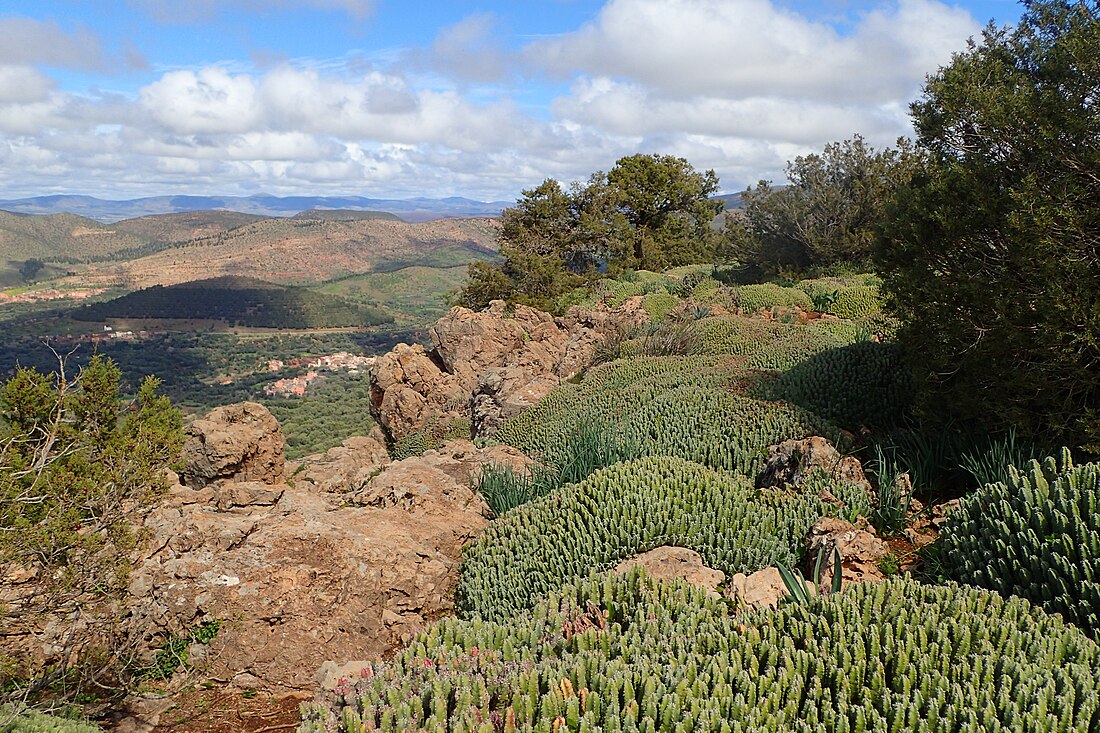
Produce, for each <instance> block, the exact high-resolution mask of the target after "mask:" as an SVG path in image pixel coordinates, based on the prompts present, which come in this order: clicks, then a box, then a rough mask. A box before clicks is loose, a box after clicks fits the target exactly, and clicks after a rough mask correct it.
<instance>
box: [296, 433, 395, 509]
mask: <svg viewBox="0 0 1100 733" xmlns="http://www.w3.org/2000/svg"><path fill="white" fill-rule="evenodd" d="M389 462H390V454H389V452H388V451H387V450H386V438H385V436H383V435H382V431H381V430H379V429H378V428H377V427H375V428H374V430H372V431H371V434H370V435H369V436H367V437H363V436H356V437H353V438H348V439H347V440H345V441H344V442H343V443H341V444H340V445H338V446H336V447H335V448H329V449H328V450H327V451H326V452H324V453H319V454H316V455H312V456H307V457H306V458H303V459H302V460H301V461H299V462H298V463H296V464H293V465H292V466H291V465H288V466H287V472H288V474H289V475H290V479H291V480H292V481H293V482H294V483H298V482H300V481H303V482H306V483H308V484H310V485H312V486H313V487H315V488H316V489H318V490H320V491H325V492H331V493H345V492H349V491H355V490H358V489H360V488H362V487H363V485H364V484H366V483H367V481H369V480H371V479H372V478H374V477H375V476H377V475H378V474H379V473H380V472H381V471H382V467H383V466H385V465H386V464H387V463H389Z"/></svg>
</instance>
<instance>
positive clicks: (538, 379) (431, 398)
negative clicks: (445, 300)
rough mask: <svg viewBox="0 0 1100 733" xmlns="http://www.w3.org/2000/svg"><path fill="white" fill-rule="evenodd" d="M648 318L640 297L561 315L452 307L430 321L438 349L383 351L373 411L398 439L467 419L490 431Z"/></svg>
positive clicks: (499, 304)
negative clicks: (608, 340)
mask: <svg viewBox="0 0 1100 733" xmlns="http://www.w3.org/2000/svg"><path fill="white" fill-rule="evenodd" d="M647 319H648V316H647V315H646V313H645V311H644V310H643V309H642V308H641V298H633V299H631V300H628V301H627V302H626V303H624V304H623V305H622V306H619V307H617V308H607V307H605V306H601V307H598V308H596V309H581V308H572V309H570V310H569V312H568V313H567V314H566V315H565V316H562V317H560V318H554V317H553V316H551V315H550V314H548V313H544V312H542V311H540V310H536V309H534V308H529V307H527V306H522V305H518V306H514V307H512V306H508V305H506V304H505V303H504V302H503V301H494V302H493V303H492V304H490V306H489V308H488V309H486V310H485V311H482V312H480V313H475V312H473V311H471V310H468V309H466V308H459V307H456V308H452V309H451V310H450V312H448V313H447V314H446V315H445V316H443V318H441V319H440V320H439V321H438V322H437V323H436V324H435V325H434V326H433V327H432V328H431V330H430V335H431V340H432V348H431V349H425V348H424V347H422V346H420V345H413V346H409V345H407V344H398V345H397V346H396V347H395V348H394V349H393V350H392V351H391V352H389V353H388V354H385V355H384V356H382V357H379V359H378V360H377V362H376V363H375V365H374V368H373V369H372V370H371V410H372V413H373V414H374V416H375V418H377V420H378V422H379V424H381V425H382V426H383V428H385V430H386V431H387V433H388V434H389V436H390V438H391V439H393V440H395V441H396V440H401V439H402V438H404V437H405V436H407V435H409V434H410V433H414V432H418V431H423V430H428V429H439V428H440V427H442V426H447V425H451V424H454V423H455V422H457V421H463V420H469V421H470V424H471V428H472V434H473V435H475V436H485V435H491V434H492V433H493V432H494V431H496V430H497V429H498V428H499V427H500V425H501V424H503V422H504V421H505V420H507V419H508V418H509V417H511V416H512V415H515V414H516V413H518V412H520V411H521V410H523V409H524V408H526V407H529V406H530V405H532V404H534V403H535V402H537V401H538V400H540V399H541V398H542V397H544V396H545V395H546V394H548V393H549V392H550V390H552V389H553V388H554V387H556V386H557V385H558V384H559V383H560V381H561V380H563V379H569V378H570V377H572V376H574V375H575V374H577V373H578V372H579V371H581V370H582V369H584V368H585V367H586V366H588V365H589V364H590V363H591V361H592V358H593V356H594V354H595V351H596V347H597V345H598V344H599V343H600V342H601V341H602V340H604V339H605V338H607V337H608V336H609V335H611V334H613V333H616V332H619V331H622V330H624V329H628V328H630V327H632V326H636V325H640V324H642V323H644V322H645V321H646V320H647Z"/></svg>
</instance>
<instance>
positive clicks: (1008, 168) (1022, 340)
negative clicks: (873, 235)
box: [877, 0, 1100, 452]
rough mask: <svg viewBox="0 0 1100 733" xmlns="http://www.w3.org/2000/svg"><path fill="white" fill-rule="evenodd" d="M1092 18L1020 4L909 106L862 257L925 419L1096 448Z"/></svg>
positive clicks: (1098, 212) (1098, 191) (1098, 170)
mask: <svg viewBox="0 0 1100 733" xmlns="http://www.w3.org/2000/svg"><path fill="white" fill-rule="evenodd" d="M1098 100H1100V17H1098V13H1097V9H1096V6H1095V3H1084V2H1082V3H1072V4H1071V3H1064V2H1057V1H1053V0H1043V1H1041V2H1029V3H1026V8H1025V12H1024V15H1023V17H1022V19H1021V21H1020V23H1019V25H1018V26H1017V27H1016V28H1015V29H998V28H995V27H993V26H990V27H988V28H987V29H986V30H985V32H984V33H983V35H982V38H981V41H980V42H971V44H970V47H969V48H968V49H967V50H966V51H965V52H963V53H959V54H957V55H956V56H955V57H954V59H953V60H952V62H951V63H950V65H948V66H947V67H945V68H943V69H941V70H940V71H939V72H938V73H937V74H935V75H934V76H932V77H931V78H929V80H928V82H927V84H926V86H925V90H924V94H923V96H922V98H921V99H919V100H918V101H916V102H915V103H914V104H913V105H912V114H913V121H914V124H915V128H916V131H917V135H918V144H919V146H920V148H921V149H922V150H923V151H924V152H925V153H926V154H927V155H928V161H927V166H926V168H925V169H924V170H923V171H922V172H920V173H919V174H918V175H916V176H915V177H914V178H913V180H912V181H911V183H910V184H908V185H907V186H906V187H905V188H904V189H903V190H902V191H900V192H899V195H898V196H897V198H896V201H895V203H894V205H893V208H892V210H891V212H890V215H889V216H888V217H886V223H885V226H884V236H883V239H882V246H881V248H880V252H879V254H878V257H877V261H878V265H879V268H880V270H881V272H882V273H883V276H884V278H885V287H886V289H887V291H888V293H889V295H890V297H891V300H892V303H893V307H894V309H895V310H896V312H897V313H898V314H899V315H900V316H901V317H902V318H903V319H904V321H905V323H906V327H905V329H904V331H903V333H902V339H903V341H904V342H905V343H906V345H907V346H908V347H909V348H910V350H911V351H912V353H913V354H914V356H915V357H916V358H915V359H914V362H915V363H917V364H918V365H919V366H918V371H919V376H920V377H921V378H922V380H923V383H924V384H925V386H926V390H925V393H924V394H925V397H924V405H925V414H926V415H928V416H929V417H935V418H939V419H941V420H950V419H954V420H967V419H973V420H977V421H980V422H981V423H983V424H984V425H986V426H989V427H991V428H994V429H995V428H998V427H1002V428H1003V427H1007V426H1016V427H1017V428H1018V429H1020V430H1022V431H1023V432H1024V433H1025V434H1026V435H1028V436H1031V437H1036V438H1039V439H1041V440H1043V441H1044V442H1049V443H1055V444H1058V443H1065V444H1069V445H1078V446H1086V447H1088V449H1090V450H1091V451H1093V452H1096V451H1100V104H1098Z"/></svg>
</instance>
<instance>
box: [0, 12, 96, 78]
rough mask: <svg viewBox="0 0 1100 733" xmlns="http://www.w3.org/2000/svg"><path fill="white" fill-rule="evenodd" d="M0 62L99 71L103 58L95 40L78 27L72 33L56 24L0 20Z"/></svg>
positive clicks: (12, 18) (1, 18) (14, 18)
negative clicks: (0, 39) (1, 40)
mask: <svg viewBox="0 0 1100 733" xmlns="http://www.w3.org/2000/svg"><path fill="white" fill-rule="evenodd" d="M0 38H3V39H4V42H3V43H0V63H3V64H22V65H29V64H47V65H49V66H59V67H66V68H73V69H102V68H105V67H106V65H107V58H106V55H105V54H104V52H103V49H102V47H101V45H100V42H99V38H98V37H97V36H96V35H95V34H94V33H92V32H91V31H89V30H87V29H84V28H81V29H78V30H76V31H74V32H72V33H70V32H67V31H64V30H62V28H61V26H60V25H58V23H57V22H56V21H54V22H44V21H40V20H35V19H33V18H24V17H20V16H11V17H6V18H3V17H0Z"/></svg>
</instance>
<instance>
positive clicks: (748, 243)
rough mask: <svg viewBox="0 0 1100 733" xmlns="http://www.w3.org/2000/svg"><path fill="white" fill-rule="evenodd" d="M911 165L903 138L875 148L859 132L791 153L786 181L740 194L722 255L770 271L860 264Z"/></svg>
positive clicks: (911, 153)
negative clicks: (741, 203)
mask: <svg viewBox="0 0 1100 733" xmlns="http://www.w3.org/2000/svg"><path fill="white" fill-rule="evenodd" d="M916 163H917V158H916V155H915V153H914V151H913V150H912V146H911V145H910V144H909V143H907V142H906V141H903V140H899V141H898V147H897V149H892V148H887V149H885V150H875V149H874V148H872V147H871V146H870V145H868V144H867V142H866V141H865V140H864V139H863V137H861V136H860V135H855V136H853V137H852V138H851V139H850V140H844V141H842V142H834V143H830V144H828V145H826V146H825V150H824V151H823V152H822V153H820V154H817V153H815V154H812V155H806V156H800V157H798V158H795V159H794V161H792V162H790V163H788V164H787V178H788V180H789V184H787V185H784V186H778V187H776V186H772V185H771V183H770V182H768V181H760V182H759V183H758V184H757V185H756V187H755V188H754V187H752V186H750V187H749V188H748V189H747V190H746V191H745V192H744V193H743V194H742V200H743V201H744V204H745V206H744V211H743V215H742V216H740V217H730V218H729V219H728V221H727V226H726V229H725V235H726V242H725V246H724V247H723V250H722V252H723V254H724V255H725V256H727V257H729V258H731V259H734V260H737V261H738V262H740V263H741V264H742V265H745V266H748V267H750V268H752V269H754V270H757V271H759V272H763V273H768V274H775V273H778V272H797V271H802V270H805V269H807V268H810V267H819V268H820V267H825V266H829V265H834V264H837V263H848V264H853V265H857V266H861V265H865V264H866V263H867V262H868V261H869V260H870V257H871V251H872V249H873V244H874V242H875V237H876V226H877V225H878V224H879V222H881V221H882V218H883V216H884V212H885V208H886V205H887V203H888V202H889V201H890V200H891V199H892V197H893V193H894V190H895V189H896V188H897V186H898V185H899V184H901V183H903V182H904V181H905V180H907V179H908V177H909V176H910V175H911V174H912V171H913V168H914V166H915V165H916Z"/></svg>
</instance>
